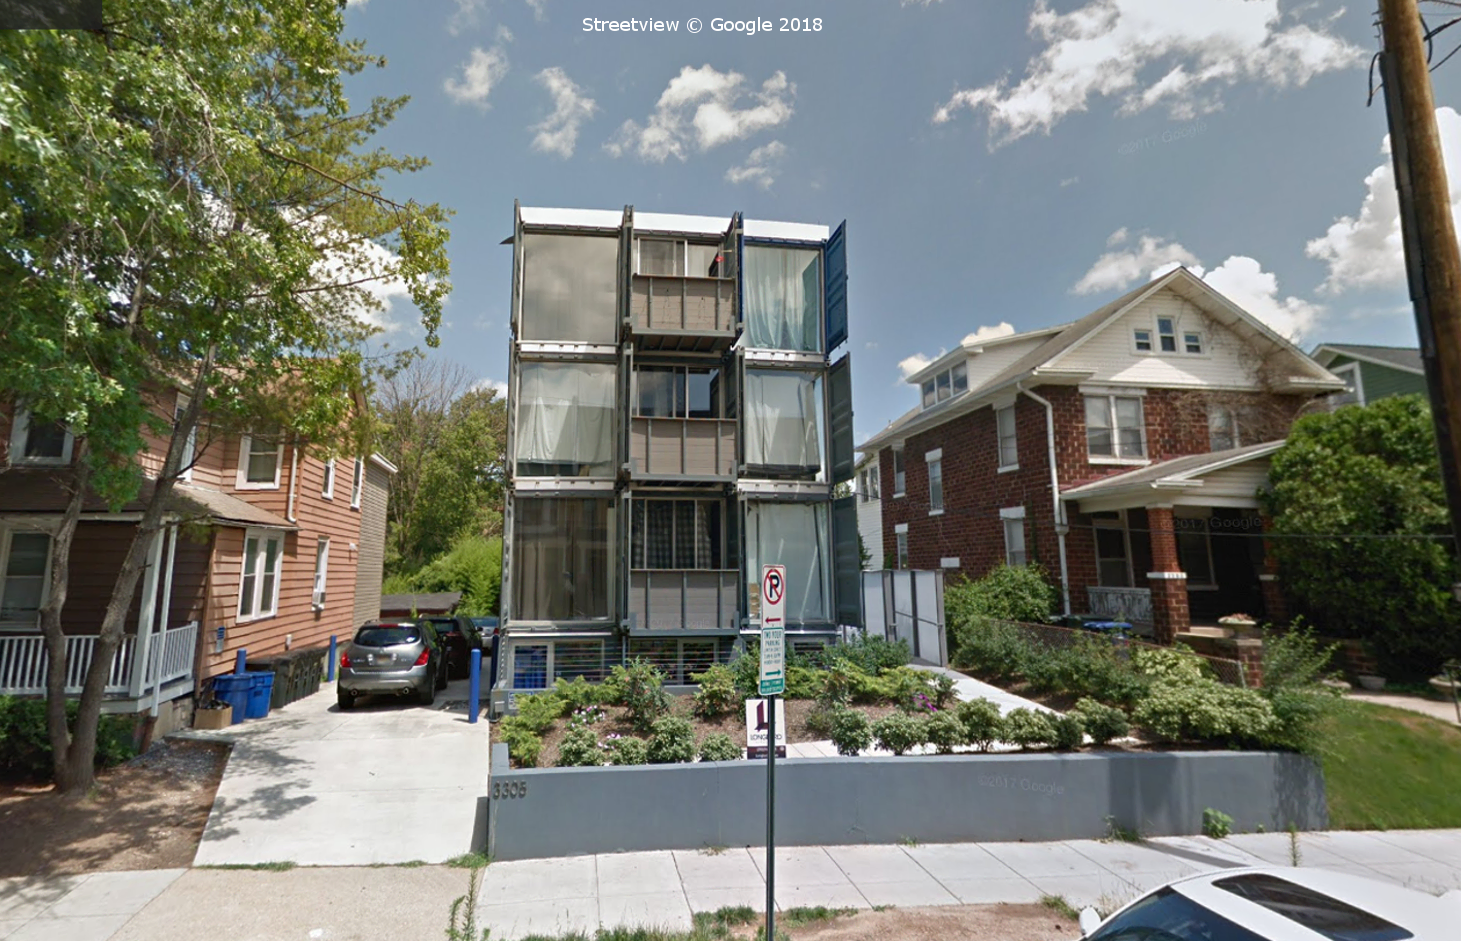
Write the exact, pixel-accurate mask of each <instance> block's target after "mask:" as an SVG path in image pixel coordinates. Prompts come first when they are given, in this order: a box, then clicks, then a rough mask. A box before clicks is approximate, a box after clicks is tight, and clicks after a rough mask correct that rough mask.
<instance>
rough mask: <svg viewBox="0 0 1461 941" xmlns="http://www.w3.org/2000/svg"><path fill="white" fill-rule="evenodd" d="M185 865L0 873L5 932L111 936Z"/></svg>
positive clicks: (33, 940)
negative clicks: (44, 874) (23, 875)
mask: <svg viewBox="0 0 1461 941" xmlns="http://www.w3.org/2000/svg"><path fill="white" fill-rule="evenodd" d="M186 871H187V870H184V869H152V870H148V871H145V872H98V873H94V874H93V875H89V876H54V877H51V878H41V877H36V878H28V879H0V938H3V939H5V941H107V939H108V938H111V937H112V936H113V935H115V934H116V933H117V932H118V931H120V930H121V929H122V927H123V926H124V925H126V924H127V922H129V921H131V920H132V918H133V917H134V916H135V915H136V914H137V913H138V912H140V911H142V909H143V908H145V907H147V905H148V904H149V903H151V902H152V900H153V899H155V898H157V897H158V896H159V895H161V894H162V892H163V891H164V890H166V889H167V888H168V887H169V886H170V885H172V884H173V883H174V882H175V881H177V879H178V877H180V876H181V875H183V873H184V872H186Z"/></svg>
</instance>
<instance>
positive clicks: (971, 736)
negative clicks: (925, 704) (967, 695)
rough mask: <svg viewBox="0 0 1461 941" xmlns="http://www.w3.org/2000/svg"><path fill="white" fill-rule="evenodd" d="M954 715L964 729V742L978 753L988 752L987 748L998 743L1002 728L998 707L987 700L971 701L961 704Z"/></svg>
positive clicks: (1001, 718) (1002, 720) (1001, 717)
mask: <svg viewBox="0 0 1461 941" xmlns="http://www.w3.org/2000/svg"><path fill="white" fill-rule="evenodd" d="M954 714H955V715H957V716H958V717H959V723H960V724H961V725H962V726H963V727H964V741H965V742H967V743H968V744H970V745H973V746H975V747H976V748H978V749H979V750H980V751H989V746H991V745H993V744H994V743H995V742H997V741H999V739H1000V736H1001V734H1002V730H1003V728H1004V717H1003V716H1001V715H1000V713H999V707H998V706H996V705H995V704H994V703H992V702H990V701H989V700H987V699H984V698H980V699H973V700H970V701H969V702H961V703H959V705H958V706H957V707H955V710H954Z"/></svg>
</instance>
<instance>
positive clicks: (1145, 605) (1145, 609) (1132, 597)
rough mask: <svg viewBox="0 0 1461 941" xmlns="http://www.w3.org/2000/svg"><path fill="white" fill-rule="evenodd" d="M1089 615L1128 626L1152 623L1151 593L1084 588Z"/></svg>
mask: <svg viewBox="0 0 1461 941" xmlns="http://www.w3.org/2000/svg"><path fill="white" fill-rule="evenodd" d="M1086 597H1087V598H1089V599H1090V602H1091V613H1092V614H1094V615H1096V616H1097V617H1103V618H1108V619H1110V620H1112V621H1126V622H1128V623H1130V624H1150V623H1152V593H1151V589H1149V588H1103V587H1097V586H1095V585H1089V586H1087V587H1086Z"/></svg>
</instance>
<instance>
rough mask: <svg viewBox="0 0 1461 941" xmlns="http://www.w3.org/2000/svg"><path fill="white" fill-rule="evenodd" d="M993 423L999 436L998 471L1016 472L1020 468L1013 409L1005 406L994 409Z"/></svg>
mask: <svg viewBox="0 0 1461 941" xmlns="http://www.w3.org/2000/svg"><path fill="white" fill-rule="evenodd" d="M994 419H995V421H994V423H995V427H996V429H997V433H998V435H999V469H1000V470H1002V471H1007V470H1018V469H1019V466H1020V448H1019V439H1018V436H1017V435H1016V433H1015V407H1014V406H1013V405H1006V406H1005V407H1004V408H1000V409H995V412H994Z"/></svg>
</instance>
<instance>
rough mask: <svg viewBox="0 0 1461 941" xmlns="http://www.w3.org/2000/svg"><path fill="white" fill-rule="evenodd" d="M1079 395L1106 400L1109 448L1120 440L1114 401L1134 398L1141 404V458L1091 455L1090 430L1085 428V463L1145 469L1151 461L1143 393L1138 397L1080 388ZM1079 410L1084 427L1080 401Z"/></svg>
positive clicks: (1084, 418) (1083, 407) (1082, 407)
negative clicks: (1108, 417) (1109, 422)
mask: <svg viewBox="0 0 1461 941" xmlns="http://www.w3.org/2000/svg"><path fill="white" fill-rule="evenodd" d="M1081 395H1082V396H1083V397H1091V398H1104V399H1105V400H1106V408H1107V414H1108V415H1109V416H1110V418H1111V446H1112V447H1113V448H1114V447H1116V445H1117V442H1118V441H1119V440H1120V435H1119V434H1118V431H1119V426H1118V425H1117V423H1116V400H1117V399H1129V398H1134V399H1137V400H1138V401H1140V403H1141V453H1142V456H1141V457H1112V456H1108V455H1104V454H1092V453H1091V439H1090V429H1089V428H1086V462H1087V463H1089V464H1108V465H1120V466H1123V467H1145V466H1146V465H1148V464H1150V463H1151V462H1152V460H1151V448H1150V446H1149V444H1148V442H1147V438H1146V401H1145V398H1146V395H1145V392H1143V393H1142V394H1140V395H1130V394H1128V393H1126V392H1123V391H1118V390H1104V389H1103V390H1097V389H1090V390H1087V389H1084V388H1082V389H1081ZM1081 409H1082V410H1081V425H1082V426H1084V425H1085V421H1086V416H1085V402H1084V401H1082V403H1081Z"/></svg>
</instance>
